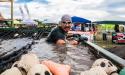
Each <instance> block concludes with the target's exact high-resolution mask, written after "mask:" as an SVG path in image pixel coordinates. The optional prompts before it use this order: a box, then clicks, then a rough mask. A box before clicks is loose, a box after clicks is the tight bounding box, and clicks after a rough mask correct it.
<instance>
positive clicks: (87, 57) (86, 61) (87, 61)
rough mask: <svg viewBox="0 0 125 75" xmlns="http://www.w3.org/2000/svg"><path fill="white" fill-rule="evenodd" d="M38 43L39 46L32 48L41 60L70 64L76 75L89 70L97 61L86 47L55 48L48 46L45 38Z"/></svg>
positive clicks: (67, 46)
mask: <svg viewBox="0 0 125 75" xmlns="http://www.w3.org/2000/svg"><path fill="white" fill-rule="evenodd" d="M36 42H37V44H35V45H33V46H32V51H33V52H35V53H36V54H37V55H38V56H39V58H40V60H47V59H49V60H52V61H55V62H57V63H62V64H68V65H70V66H71V68H72V70H71V71H72V72H73V73H75V75H79V73H80V72H81V71H84V70H87V69H89V68H90V67H91V65H92V63H93V61H94V59H95V58H94V57H93V55H92V54H91V53H90V52H89V49H88V47H85V46H77V47H75V46H71V45H66V46H54V45H51V44H47V43H46V42H45V38H44V39H41V40H38V41H36Z"/></svg>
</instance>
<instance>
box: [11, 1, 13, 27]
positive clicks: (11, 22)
mask: <svg viewBox="0 0 125 75" xmlns="http://www.w3.org/2000/svg"><path fill="white" fill-rule="evenodd" d="M11 27H13V0H11Z"/></svg>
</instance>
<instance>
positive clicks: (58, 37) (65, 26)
mask: <svg viewBox="0 0 125 75" xmlns="http://www.w3.org/2000/svg"><path fill="white" fill-rule="evenodd" d="M71 26H72V20H71V17H70V16H69V15H64V16H62V18H61V22H60V26H57V27H56V28H54V29H53V30H52V31H51V33H50V34H49V36H48V38H47V42H50V43H55V44H57V45H64V44H66V43H67V42H68V43H69V44H72V45H76V44H78V42H77V41H75V40H72V41H67V40H66V35H67V33H68V31H70V29H71Z"/></svg>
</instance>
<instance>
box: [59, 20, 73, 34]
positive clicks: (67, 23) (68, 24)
mask: <svg viewBox="0 0 125 75" xmlns="http://www.w3.org/2000/svg"><path fill="white" fill-rule="evenodd" d="M71 26H72V22H71V21H68V20H66V21H62V22H61V27H62V29H63V30H64V31H65V32H68V31H69V30H70V29H71Z"/></svg>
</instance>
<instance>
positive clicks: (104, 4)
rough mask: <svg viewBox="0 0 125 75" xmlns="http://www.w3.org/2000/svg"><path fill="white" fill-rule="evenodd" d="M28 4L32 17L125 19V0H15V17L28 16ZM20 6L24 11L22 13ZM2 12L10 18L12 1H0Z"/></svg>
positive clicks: (46, 19) (53, 18)
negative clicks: (68, 16) (67, 16)
mask: <svg viewBox="0 0 125 75" xmlns="http://www.w3.org/2000/svg"><path fill="white" fill-rule="evenodd" d="M25 4H27V7H28V9H29V12H30V13H29V14H30V17H31V18H32V19H39V20H41V21H47V22H58V21H59V20H60V17H61V16H62V15H64V14H69V15H71V16H79V17H83V18H86V19H89V20H92V21H100V20H101V21H102V20H119V21H121V20H122V21H125V0H15V1H14V18H21V19H22V18H28V14H27V12H26V9H25V7H24V5H25ZM19 7H21V8H22V10H23V12H24V17H23V15H22V14H21V11H20V9H19ZM0 13H2V15H3V16H4V17H5V18H10V3H9V2H5V3H3V2H0Z"/></svg>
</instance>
